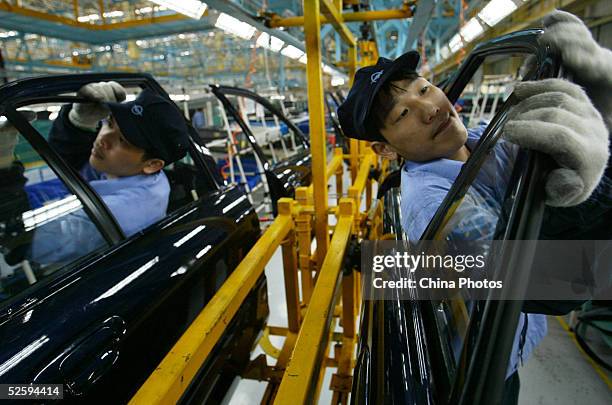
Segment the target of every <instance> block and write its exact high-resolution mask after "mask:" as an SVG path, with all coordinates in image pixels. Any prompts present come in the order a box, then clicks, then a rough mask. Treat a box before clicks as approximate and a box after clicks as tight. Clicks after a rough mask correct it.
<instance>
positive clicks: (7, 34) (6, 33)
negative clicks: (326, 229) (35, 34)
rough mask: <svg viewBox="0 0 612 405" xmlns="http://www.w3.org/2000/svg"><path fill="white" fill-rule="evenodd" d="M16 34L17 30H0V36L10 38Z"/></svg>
mask: <svg viewBox="0 0 612 405" xmlns="http://www.w3.org/2000/svg"><path fill="white" fill-rule="evenodd" d="M16 35H17V32H15V31H5V32H0V38H10V37H14V36H16Z"/></svg>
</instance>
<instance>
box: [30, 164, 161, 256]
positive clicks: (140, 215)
mask: <svg viewBox="0 0 612 405" xmlns="http://www.w3.org/2000/svg"><path fill="white" fill-rule="evenodd" d="M80 173H81V175H82V176H83V178H84V179H85V180H87V181H88V182H89V184H90V186H91V187H92V188H93V189H94V190H95V191H96V192H97V193H98V195H99V196H100V197H101V198H102V200H103V201H104V203H105V204H106V206H107V207H108V209H109V210H110V212H111V213H112V214H113V216H114V217H115V219H116V220H117V223H118V224H119V226H120V227H121V229H122V230H123V232H124V233H125V235H126V236H127V237H129V236H132V235H133V234H135V233H136V232H138V231H140V230H142V229H144V228H146V227H147V226H149V225H151V224H153V223H155V222H157V221H159V220H160V219H162V218H163V217H164V216H165V215H166V210H167V208H168V200H169V196H170V184H169V183H168V178H167V177H166V174H165V173H164V172H163V171H162V170H160V171H159V172H157V173H155V174H140V175H135V176H127V177H119V178H114V179H109V178H107V177H106V175H105V174H104V173H100V172H98V171H96V170H95V169H94V168H92V167H91V166H90V165H89V163H87V164H85V166H84V167H83V168H82V169H81V171H80ZM103 245H104V239H103V238H102V235H101V234H100V232H99V230H98V228H97V227H96V226H95V225H94V223H93V222H92V220H91V219H90V218H89V216H88V215H87V214H86V213H85V211H84V210H83V209H82V208H79V209H77V210H75V211H72V212H69V213H67V214H65V215H63V216H61V217H58V218H55V219H52V220H51V221H49V222H48V223H46V224H43V225H42V226H39V227H37V228H36V231H35V232H34V239H33V241H32V256H31V258H32V259H33V260H35V261H36V262H38V263H41V264H51V263H56V264H57V263H68V262H71V261H72V260H74V259H76V258H78V257H82V256H85V255H86V254H87V253H89V252H91V251H93V250H95V249H97V248H99V247H101V246H103Z"/></svg>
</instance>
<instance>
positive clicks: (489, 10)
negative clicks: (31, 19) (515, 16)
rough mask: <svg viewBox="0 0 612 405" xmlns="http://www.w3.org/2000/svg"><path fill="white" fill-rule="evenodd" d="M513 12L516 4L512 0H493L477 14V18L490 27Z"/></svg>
mask: <svg viewBox="0 0 612 405" xmlns="http://www.w3.org/2000/svg"><path fill="white" fill-rule="evenodd" d="M514 10H516V4H514V2H513V1H512V0H493V1H491V2H490V3H489V4H487V5H486V7H485V8H483V9H482V10H481V11H480V13H478V17H480V19H481V20H482V21H484V22H485V23H487V24H488V25H490V26H491V27H492V26H494V25H495V24H497V23H498V22H500V21H501V20H503V19H504V17H506V16H507V15H508V14H510V13H512V12H513V11H514Z"/></svg>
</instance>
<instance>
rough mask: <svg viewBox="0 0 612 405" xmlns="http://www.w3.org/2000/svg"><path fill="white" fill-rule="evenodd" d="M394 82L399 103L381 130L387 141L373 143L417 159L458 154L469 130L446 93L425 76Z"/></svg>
mask: <svg viewBox="0 0 612 405" xmlns="http://www.w3.org/2000/svg"><path fill="white" fill-rule="evenodd" d="M393 84H394V85H395V86H394V87H395V89H394V91H397V93H396V94H395V97H396V102H395V105H394V106H393V108H392V109H391V111H390V113H389V114H388V115H387V117H386V119H385V123H384V124H385V126H384V128H382V129H381V130H380V132H381V134H382V135H383V137H384V138H385V139H386V140H387V143H384V142H374V143H373V144H372V147H373V148H374V150H375V151H376V152H377V153H380V154H382V155H385V154H387V156H386V157H388V158H393V154H395V155H399V156H402V157H404V158H405V159H408V160H412V161H417V162H422V161H427V160H432V159H437V158H452V157H453V156H455V155H456V154H457V153H458V151H459V150H460V149H461V148H462V147H463V145H464V144H465V141H466V139H467V130H466V129H465V127H464V126H463V123H462V122H461V119H460V118H459V115H458V114H457V112H456V111H455V109H454V108H453V105H452V104H451V103H450V101H448V99H447V98H446V95H445V94H444V92H442V90H440V89H439V88H437V87H436V86H434V85H432V84H431V83H429V82H428V81H427V80H426V79H424V78H422V77H419V78H417V79H416V80H413V81H410V80H402V81H398V82H394V83H393ZM398 88H399V89H398ZM400 89H401V90H400ZM395 157H397V156H395Z"/></svg>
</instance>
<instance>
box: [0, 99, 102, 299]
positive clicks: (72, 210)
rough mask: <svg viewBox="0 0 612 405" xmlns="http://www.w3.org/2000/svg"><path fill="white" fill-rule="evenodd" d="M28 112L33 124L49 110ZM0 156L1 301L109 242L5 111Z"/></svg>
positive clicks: (41, 124)
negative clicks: (39, 112)
mask: <svg viewBox="0 0 612 405" xmlns="http://www.w3.org/2000/svg"><path fill="white" fill-rule="evenodd" d="M22 114H24V115H25V113H22ZM27 114H29V115H28V117H27V118H28V119H31V120H33V121H32V123H33V125H36V126H39V127H44V126H47V125H49V122H48V121H49V119H48V114H38V113H35V112H31V111H30V112H28V113H27ZM39 117H40V119H39ZM0 161H1V162H0V173H1V175H0V190H1V191H0V303H1V302H3V301H6V300H8V299H10V298H11V297H13V296H15V295H17V294H19V293H20V292H22V291H24V290H26V289H27V288H28V287H29V286H31V285H33V284H35V283H37V282H39V281H41V280H43V279H46V278H48V277H50V276H51V275H52V274H54V273H56V272H57V271H58V270H61V269H67V268H72V267H74V265H76V263H77V262H79V261H80V260H83V259H85V258H88V257H90V256H91V255H93V254H95V253H96V252H99V251H101V250H103V249H105V248H106V247H108V244H107V243H106V242H105V240H104V238H103V236H102V234H101V233H100V231H99V230H98V228H97V227H96V225H95V224H94V222H93V221H92V220H91V218H90V217H89V215H88V214H87V213H86V212H85V210H84V209H83V206H82V203H81V200H80V199H79V197H78V196H76V195H74V194H73V193H71V192H70V191H69V189H68V188H67V186H66V184H64V182H63V181H62V180H61V179H60V178H59V177H58V176H57V174H56V173H55V171H54V170H53V169H52V168H51V167H49V165H48V164H47V162H45V160H44V159H43V158H42V157H41V156H40V155H39V153H38V152H37V151H36V150H35V149H34V148H33V147H32V145H31V144H30V143H29V142H28V141H27V140H26V138H25V137H23V136H22V134H21V133H19V131H18V130H17V129H15V127H14V126H13V125H11V123H10V121H8V120H7V119H6V117H4V116H0Z"/></svg>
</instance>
